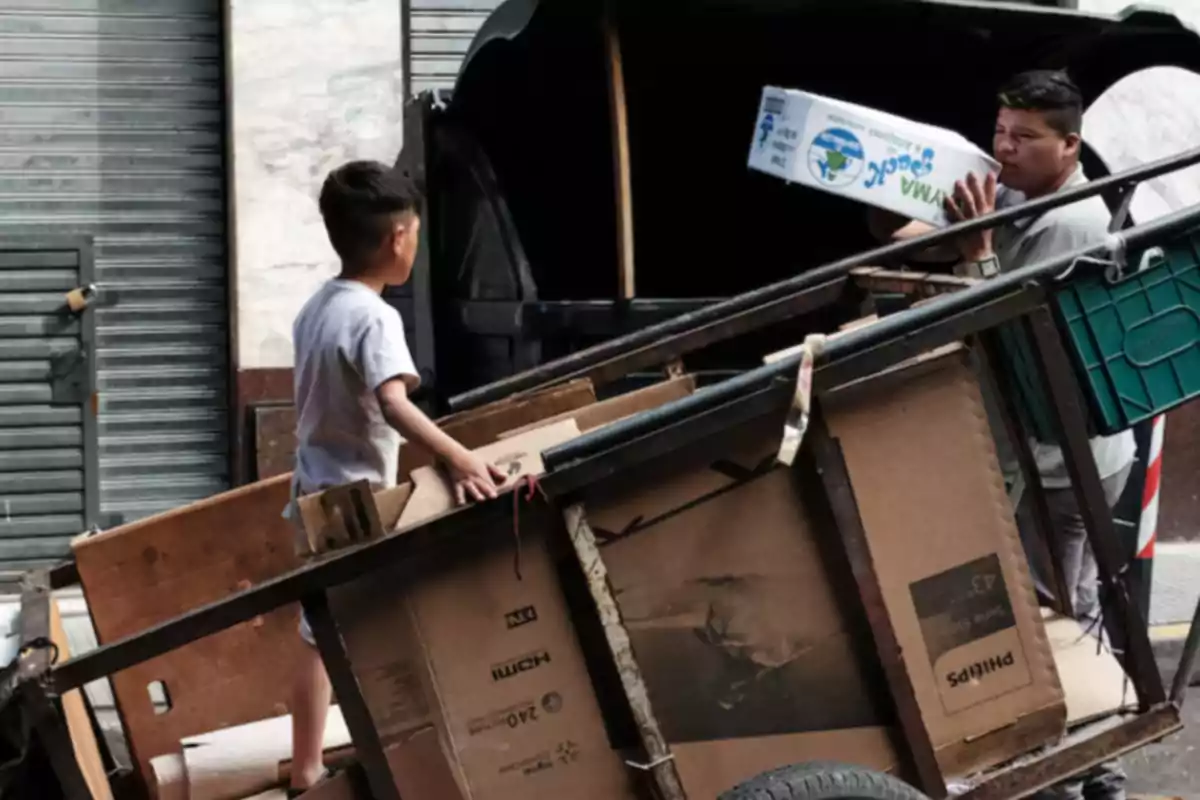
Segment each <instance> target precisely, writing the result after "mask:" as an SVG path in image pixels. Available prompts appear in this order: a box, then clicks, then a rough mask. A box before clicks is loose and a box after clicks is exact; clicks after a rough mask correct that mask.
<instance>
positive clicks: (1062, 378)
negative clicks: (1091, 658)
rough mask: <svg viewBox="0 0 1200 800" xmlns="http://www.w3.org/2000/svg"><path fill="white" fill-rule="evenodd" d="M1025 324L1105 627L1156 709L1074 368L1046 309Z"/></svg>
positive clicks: (1143, 697)
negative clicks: (1096, 575) (1093, 564)
mask: <svg viewBox="0 0 1200 800" xmlns="http://www.w3.org/2000/svg"><path fill="white" fill-rule="evenodd" d="M1024 322H1025V324H1026V326H1027V329H1028V332H1029V335H1030V340H1031V342H1032V344H1033V353H1034V361H1035V362H1036V364H1037V368H1038V373H1039V377H1040V378H1041V381H1042V385H1043V386H1045V387H1046V395H1047V400H1048V401H1049V404H1050V416H1051V422H1052V424H1053V426H1054V433H1055V438H1056V439H1057V443H1058V445H1059V446H1060V447H1061V448H1062V453H1063V461H1064V463H1065V465H1066V467H1067V474H1068V475H1069V476H1070V479H1071V488H1072V489H1073V491H1074V492H1075V496H1076V498H1077V499H1078V501H1079V513H1080V515H1081V516H1082V517H1083V522H1084V527H1086V528H1087V534H1088V541H1089V542H1090V544H1091V547H1092V552H1093V554H1094V555H1095V558H1096V568H1097V570H1098V572H1099V575H1100V598H1101V602H1102V603H1103V606H1104V614H1103V616H1104V620H1105V627H1106V628H1108V631H1109V635H1110V636H1111V637H1112V640H1113V643H1114V646H1115V647H1117V648H1123V649H1124V651H1125V653H1124V655H1125V662H1126V669H1127V671H1128V672H1129V677H1130V680H1132V681H1133V685H1134V687H1135V688H1136V689H1137V693H1138V701H1139V703H1140V705H1141V708H1143V709H1146V708H1149V707H1151V706H1156V705H1159V704H1161V703H1162V702H1164V701H1165V700H1166V699H1167V697H1166V691H1165V689H1164V688H1163V680H1162V675H1161V674H1160V673H1159V670H1158V663H1157V662H1156V661H1155V659H1154V650H1153V648H1152V646H1151V644H1150V635H1149V632H1148V631H1147V629H1146V626H1145V624H1144V622H1143V620H1142V618H1141V615H1140V614H1139V613H1138V610H1137V606H1136V604H1135V603H1134V602H1133V601H1132V599H1131V593H1130V587H1129V585H1128V583H1127V580H1126V578H1127V575H1126V574H1125V573H1124V571H1123V570H1122V569H1121V567H1122V565H1123V564H1124V560H1123V559H1122V558H1121V551H1120V549H1119V547H1118V542H1119V541H1120V540H1119V539H1118V538H1117V531H1116V526H1115V525H1114V524H1113V517H1112V513H1111V511H1110V510H1109V506H1108V503H1107V501H1106V499H1105V496H1104V487H1103V485H1102V484H1101V481H1100V473H1099V471H1097V469H1096V461H1095V459H1094V457H1093V456H1092V448H1091V445H1090V444H1089V441H1088V432H1087V424H1086V422H1085V419H1086V417H1085V414H1086V411H1085V409H1084V407H1083V403H1082V398H1080V396H1079V389H1078V387H1077V386H1076V384H1075V381H1074V378H1073V376H1074V370H1073V369H1072V367H1071V362H1070V359H1069V358H1068V357H1067V352H1066V349H1065V348H1064V347H1063V343H1062V338H1061V336H1060V335H1059V332H1058V328H1057V326H1056V325H1055V323H1054V318H1053V317H1052V316H1051V313H1050V310H1049V309H1048V308H1045V307H1043V308H1040V309H1038V310H1037V311H1034V312H1033V313H1032V314H1030V315H1029V316H1028V317H1026V318H1025V320H1024Z"/></svg>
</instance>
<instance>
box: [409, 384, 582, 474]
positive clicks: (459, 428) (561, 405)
mask: <svg viewBox="0 0 1200 800" xmlns="http://www.w3.org/2000/svg"><path fill="white" fill-rule="evenodd" d="M594 402H596V390H595V389H594V388H593V387H592V382H591V381H590V380H588V379H586V378H583V379H580V380H575V381H569V382H567V383H563V384H560V385H557V386H551V387H549V388H548V389H544V390H542V391H540V392H535V393H533V394H530V395H527V396H525V397H521V398H517V399H515V400H514V399H505V400H499V401H497V402H495V403H490V404H488V405H486V406H481V407H480V408H476V409H472V410H471V411H464V412H462V413H461V414H452V415H451V416H449V417H443V418H442V419H439V420H438V425H439V426H440V427H441V429H442V430H444V431H445V432H446V433H447V434H449V435H450V436H453V437H454V438H455V439H457V440H458V441H459V442H460V443H461V444H462V445H463V446H464V447H466V448H468V449H470V450H474V449H475V448H476V447H483V446H484V445H485V444H491V443H492V442H494V441H496V439H497V438H499V436H500V434H502V433H504V432H505V431H510V430H512V429H513V428H519V427H521V426H522V425H526V424H528V423H530V422H537V421H538V420H542V419H546V418H547V417H552V416H554V415H555V414H560V413H562V412H564V411H571V410H573V409H576V408H580V407H582V406H586V405H588V404H590V403H594ZM432 463H433V457H432V456H430V455H429V454H428V453H427V452H425V451H424V450H422V449H420V448H418V447H409V446H407V445H406V446H404V447H401V448H400V480H401V481H404V480H407V479H408V476H409V475H411V474H412V472H413V470H415V469H419V468H420V467H427V466H429V465H431V464H432Z"/></svg>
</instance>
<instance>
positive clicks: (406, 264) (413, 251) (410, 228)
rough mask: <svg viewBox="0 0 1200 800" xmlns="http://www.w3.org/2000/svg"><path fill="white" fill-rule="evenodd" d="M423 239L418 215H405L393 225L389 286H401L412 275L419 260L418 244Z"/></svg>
mask: <svg viewBox="0 0 1200 800" xmlns="http://www.w3.org/2000/svg"><path fill="white" fill-rule="evenodd" d="M420 238H421V218H420V217H419V216H417V215H416V214H404V215H402V216H400V217H399V218H397V219H396V220H395V222H394V223H393V224H392V241H391V245H392V248H391V249H392V265H391V269H390V270H389V272H388V279H387V282H388V284H390V285H392V286H401V285H403V284H405V283H407V282H408V278H409V276H411V275H412V268H413V264H414V263H416V260H417V242H418V241H420Z"/></svg>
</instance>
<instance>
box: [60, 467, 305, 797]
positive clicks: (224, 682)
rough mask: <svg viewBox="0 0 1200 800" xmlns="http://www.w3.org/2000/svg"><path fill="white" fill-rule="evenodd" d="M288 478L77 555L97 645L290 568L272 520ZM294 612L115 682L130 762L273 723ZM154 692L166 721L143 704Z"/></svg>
mask: <svg viewBox="0 0 1200 800" xmlns="http://www.w3.org/2000/svg"><path fill="white" fill-rule="evenodd" d="M289 480H290V477H289V476H288V475H283V476H280V477H277V478H272V479H271V480H268V481H262V482H259V483H254V484H251V485H249V486H245V487H242V488H239V489H235V490H233V491H229V492H224V493H222V494H219V495H216V496H214V497H212V498H209V499H207V500H203V501H201V502H199V503H193V504H192V505H189V506H185V507H183V508H180V509H175V510H173V511H169V512H166V513H164V514H159V515H157V516H154V517H150V518H148V519H145V520H140V521H138V522H133V523H130V524H128V525H122V526H120V527H118V528H114V529H112V530H110V531H107V532H105V533H102V534H99V535H97V536H93V537H88V538H84V539H80V540H78V541H77V542H76V543H75V545H74V554H75V559H76V563H77V564H78V566H79V574H80V577H81V580H82V583H83V588H84V593H85V595H86V597H87V602H88V606H89V609H90V610H91V614H92V619H93V621H94V623H95V627H96V634H97V638H98V639H99V641H100V643H101V644H105V643H110V642H113V641H116V640H117V639H120V638H122V637H125V636H130V635H133V634H136V633H139V632H141V631H144V630H146V629H147V628H150V627H152V626H154V625H156V624H158V623H161V622H165V621H166V620H169V619H171V618H173V617H176V616H178V615H180V614H183V613H186V612H188V611H191V610H193V609H196V608H198V607H200V606H203V605H206V604H208V603H212V602H214V601H217V600H221V599H223V598H225V597H228V596H230V595H232V594H235V593H237V592H238V591H240V590H243V589H246V588H249V587H251V586H253V585H256V584H258V583H261V582H263V581H265V580H267V579H270V578H274V577H277V576H279V575H281V574H284V573H286V572H288V571H290V570H292V569H295V568H297V567H299V566H301V564H300V560H299V559H298V558H297V557H296V555H295V549H294V548H295V543H294V537H295V534H294V532H293V528H292V526H291V525H290V524H289V523H288V522H287V521H286V520H284V519H283V518H282V517H281V516H280V514H281V512H282V511H283V508H284V506H285V505H286V503H287V501H288V497H289V489H290V487H289ZM297 624H298V606H297V604H294V603H293V604H289V605H287V606H285V607H283V608H279V609H277V610H275V611H272V612H271V613H269V614H265V615H263V616H260V617H256V618H254V619H251V620H248V621H247V622H244V623H242V624H240V625H236V626H234V627H232V628H229V629H227V630H224V631H221V632H220V633H217V634H214V635H212V636H208V637H205V638H203V639H200V640H198V641H195V642H192V643H191V644H188V645H186V646H184V647H182V648H180V649H178V650H174V651H171V652H168V653H165V654H163V655H162V656H160V657H158V658H155V659H152V660H150V661H147V662H144V663H142V664H138V665H137V666H134V667H131V668H129V669H127V670H124V671H122V672H119V673H117V674H115V675H113V676H112V685H113V693H114V695H115V696H116V700H117V703H118V706H119V708H120V711H121V715H122V719H123V721H124V724H125V730H126V735H127V737H128V740H129V750H130V755H131V757H132V759H133V762H134V764H135V765H136V767H137V769H138V771H139V773H140V775H141V777H142V779H143V780H144V781H145V782H146V783H149V782H151V781H152V780H153V773H152V770H151V768H150V759H152V758H154V757H155V756H159V755H163V754H166V753H171V752H176V751H177V750H178V748H179V741H180V740H181V739H183V738H184V737H187V736H194V735H197V734H202V733H206V732H208V731H213V730H218V729H221V728H226V727H229V726H232V725H240V724H243V723H248V722H255V721H257V720H260V719H266V718H270V717H276V716H281V715H283V714H286V713H287V712H288V709H287V706H286V703H287V699H288V695H289V693H290V689H291V683H292V674H293V673H292V669H293V665H294V664H297V663H299V660H300V653H301V650H300V648H302V647H304V646H305V645H304V644H303V643H302V641H301V640H300V637H299V635H298V633H297V630H296V626H297ZM156 682H161V683H162V684H163V685H164V687H165V690H166V693H167V695H168V697H169V699H170V708H169V710H166V711H165V712H162V713H160V712H161V711H162V710H161V709H157V710H156V708H155V706H154V704H153V703H152V702H151V696H150V690H149V686H150V685H151V684H152V683H156Z"/></svg>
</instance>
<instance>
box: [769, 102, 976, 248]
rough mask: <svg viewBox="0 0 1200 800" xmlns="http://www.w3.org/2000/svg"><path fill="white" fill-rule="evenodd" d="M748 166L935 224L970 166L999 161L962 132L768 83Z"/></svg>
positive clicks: (943, 220) (941, 219)
mask: <svg viewBox="0 0 1200 800" xmlns="http://www.w3.org/2000/svg"><path fill="white" fill-rule="evenodd" d="M749 166H750V167H751V168H752V169H756V170H759V171H760V172H765V173H767V174H769V175H774V176H775V177H778V178H783V179H784V180H786V181H795V182H796V183H800V184H803V185H805V186H811V187H813V188H816V189H821V190H823V191H827V192H830V193H832V194H837V195H841V196H843V197H848V198H850V199H852V200H858V201H859V202H863V203H868V204H870V205H873V206H877V207H879V208H883V209H886V210H888V211H892V212H895V213H897V214H900V215H903V216H905V217H908V218H911V219H919V220H921V221H923V222H928V223H930V224H931V225H937V226H942V225H946V224H947V219H946V213H945V210H944V208H943V205H942V201H943V199H944V198H945V197H946V196H947V195H948V194H953V192H954V182H955V181H957V180H963V179H965V178H966V177H967V173H968V172H974V173H975V174H976V175H977V176H979V177H980V178H982V177H983V176H984V175H986V174H987V173H988V172H998V171H999V164H998V163H997V162H996V161H995V160H994V159H992V158H991V157H989V156H988V155H987V154H986V153H984V152H983V151H982V150H980V149H979V148H978V147H976V146H975V145H974V144H972V143H971V142H969V141H968V140H967V139H966V138H964V137H963V136H961V135H959V134H957V133H954V132H953V131H948V130H945V129H943V128H937V127H934V126H932V125H925V124H923V123H919V122H914V121H912V120H908V119H904V118H903V117H897V116H894V115H892V114H887V113H884V112H882V111H876V110H874V109H870V108H866V107H865V106H859V105H855V104H853V103H847V102H843V101H841V100H835V99H833V98H829V97H822V96H821V95H817V94H812V93H811V92H802V91H797V90H794V89H780V88H776V87H773V86H768V87H766V88H764V89H763V95H762V105H761V106H760V108H759V113H758V119H757V121H756V122H755V126H754V139H753V141H752V143H751V145H750V157H749Z"/></svg>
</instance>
